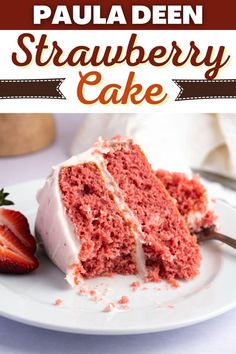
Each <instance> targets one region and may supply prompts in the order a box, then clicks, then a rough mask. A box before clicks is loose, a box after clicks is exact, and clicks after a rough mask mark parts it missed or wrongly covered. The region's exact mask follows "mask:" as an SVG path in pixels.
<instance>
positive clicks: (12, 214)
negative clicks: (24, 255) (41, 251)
mask: <svg viewBox="0 0 236 354" xmlns="http://www.w3.org/2000/svg"><path fill="white" fill-rule="evenodd" d="M0 225H6V226H7V227H8V228H9V229H10V230H11V232H12V233H13V234H14V235H15V236H16V237H17V238H18V239H19V240H20V241H21V242H22V243H23V245H24V246H25V247H26V248H27V249H28V250H29V251H30V252H31V253H34V252H35V250H36V242H35V239H34V238H33V236H32V235H31V234H30V228H29V223H28V220H27V219H26V217H25V216H24V215H23V214H21V213H20V212H19V211H15V210H10V209H3V208H1V209H0Z"/></svg>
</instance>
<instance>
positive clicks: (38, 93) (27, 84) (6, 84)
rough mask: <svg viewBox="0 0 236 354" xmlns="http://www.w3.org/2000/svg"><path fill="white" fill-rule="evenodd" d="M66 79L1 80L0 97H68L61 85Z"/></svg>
mask: <svg viewBox="0 0 236 354" xmlns="http://www.w3.org/2000/svg"><path fill="white" fill-rule="evenodd" d="M64 80H65V79H25V80H21V79H19V80H18V79H16V80H0V99H25V98H26V99H28V98H30V99H37V98H42V99H66V98H65V96H64V95H63V94H62V92H61V91H60V86H61V84H62V83H63V82H64Z"/></svg>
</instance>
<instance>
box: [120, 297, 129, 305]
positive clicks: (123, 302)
mask: <svg viewBox="0 0 236 354" xmlns="http://www.w3.org/2000/svg"><path fill="white" fill-rule="evenodd" d="M128 302H129V298H128V296H124V295H123V296H121V298H120V300H119V301H118V304H120V305H124V304H127V303H128Z"/></svg>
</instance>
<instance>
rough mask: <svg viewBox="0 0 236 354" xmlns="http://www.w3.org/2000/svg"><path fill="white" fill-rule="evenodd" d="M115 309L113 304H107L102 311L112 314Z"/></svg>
mask: <svg viewBox="0 0 236 354" xmlns="http://www.w3.org/2000/svg"><path fill="white" fill-rule="evenodd" d="M115 308H116V305H115V304H114V303H113V302H110V303H109V304H107V305H106V306H105V307H104V309H103V312H112V311H114V310H115Z"/></svg>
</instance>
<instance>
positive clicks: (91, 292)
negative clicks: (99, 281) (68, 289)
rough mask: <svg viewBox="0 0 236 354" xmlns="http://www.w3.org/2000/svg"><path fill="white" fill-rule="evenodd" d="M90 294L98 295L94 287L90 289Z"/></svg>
mask: <svg viewBox="0 0 236 354" xmlns="http://www.w3.org/2000/svg"><path fill="white" fill-rule="evenodd" d="M89 295H90V296H96V295H97V293H96V291H95V290H94V289H92V290H90V291H89Z"/></svg>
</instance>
